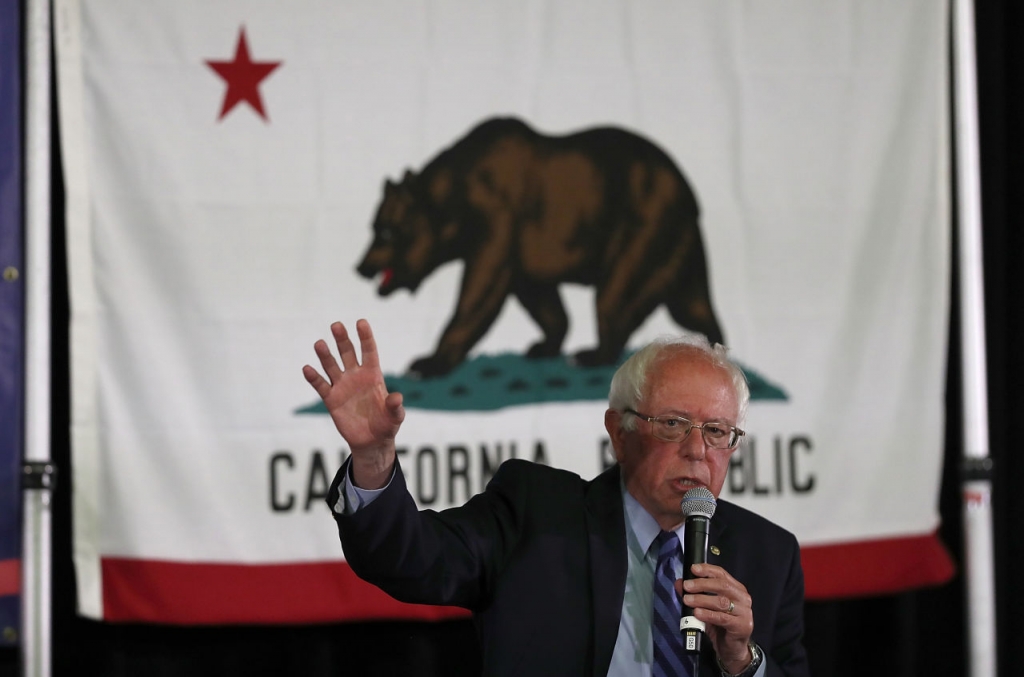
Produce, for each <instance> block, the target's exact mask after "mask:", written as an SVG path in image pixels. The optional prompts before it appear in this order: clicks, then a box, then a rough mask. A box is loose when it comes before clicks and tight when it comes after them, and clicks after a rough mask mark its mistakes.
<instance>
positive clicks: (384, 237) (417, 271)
mask: <svg viewBox="0 0 1024 677" xmlns="http://www.w3.org/2000/svg"><path fill="white" fill-rule="evenodd" d="M449 229H450V227H449V228H447V229H446V228H442V226H441V219H439V217H438V213H437V208H436V204H435V203H434V201H433V199H432V198H431V195H430V193H429V191H425V190H422V189H421V179H420V178H419V177H418V176H417V175H416V174H413V173H412V172H409V171H407V172H406V173H405V176H404V177H403V178H402V181H401V182H399V183H394V182H392V181H391V180H386V181H385V182H384V196H383V198H382V199H381V202H380V206H379V207H378V208H377V216H376V217H375V218H374V221H373V241H372V242H371V243H370V247H369V249H367V250H366V253H365V254H364V255H363V260H362V261H361V262H360V263H359V265H358V266H357V267H356V270H357V271H358V273H359V274H360V275H362V276H363V277H366V278H369V279H372V278H374V277H376V276H377V275H380V276H381V277H380V282H379V283H378V287H377V293H378V294H380V295H381V296H387V295H388V294H390V293H391V292H393V291H395V290H396V289H402V288H405V289H408V290H409V291H412V292H415V291H416V289H417V288H418V287H419V285H420V283H421V282H423V279H424V278H425V277H427V275H429V274H430V273H432V272H433V271H434V269H436V268H437V267H438V266H439V265H441V264H442V263H444V262H445V261H446V260H449V259H450V258H451V257H450V256H446V255H445V249H446V247H444V242H443V241H444V240H445V239H446V238H445V237H444V235H443V232H444V231H447V230H449Z"/></svg>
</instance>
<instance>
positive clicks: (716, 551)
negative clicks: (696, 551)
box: [711, 545, 722, 555]
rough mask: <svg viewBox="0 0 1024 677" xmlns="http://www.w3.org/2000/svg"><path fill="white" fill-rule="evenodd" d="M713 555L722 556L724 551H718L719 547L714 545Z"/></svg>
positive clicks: (712, 547) (712, 548)
mask: <svg viewBox="0 0 1024 677" xmlns="http://www.w3.org/2000/svg"><path fill="white" fill-rule="evenodd" d="M711 554H712V555H721V554H722V551H721V550H719V549H718V546H717V545H713V546H711Z"/></svg>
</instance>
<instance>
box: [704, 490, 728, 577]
mask: <svg viewBox="0 0 1024 677" xmlns="http://www.w3.org/2000/svg"><path fill="white" fill-rule="evenodd" d="M719 507H721V505H719ZM723 512H726V511H719V512H716V514H715V516H714V517H713V518H712V519H711V525H710V527H709V528H708V564H715V565H717V566H720V567H722V568H724V569H728V567H726V566H725V565H724V564H722V562H723V561H726V562H728V561H729V560H730V558H731V557H732V555H733V554H734V553H733V552H732V550H733V549H734V548H733V547H732V544H731V542H730V541H729V534H728V531H729V520H728V518H727V517H726V516H725V515H724V514H722V513H723Z"/></svg>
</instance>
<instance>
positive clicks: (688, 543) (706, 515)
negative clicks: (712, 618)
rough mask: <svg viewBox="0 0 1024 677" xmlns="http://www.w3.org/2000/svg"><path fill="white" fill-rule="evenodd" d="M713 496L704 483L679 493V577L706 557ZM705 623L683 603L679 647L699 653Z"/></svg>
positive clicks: (686, 575)
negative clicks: (681, 519) (682, 520)
mask: <svg viewBox="0 0 1024 677" xmlns="http://www.w3.org/2000/svg"><path fill="white" fill-rule="evenodd" d="M716 505H717V503H716V501H715V496H714V494H712V493H711V492H710V491H708V490H707V489H706V488H705V487H695V488H693V489H690V490H689V491H687V492H686V493H685V494H684V495H683V503H682V508H683V514H684V515H685V516H686V529H685V530H684V532H683V541H684V542H683V580H684V581H686V580H690V579H691V578H696V577H695V576H694V575H693V572H692V571H691V570H690V569H692V568H693V565H694V564H704V563H705V562H707V561H708V526H709V525H710V524H711V517H712V516H713V515H714V514H715V506H716ZM706 628H707V626H706V625H705V623H704V621H700V620H697V618H696V617H695V616H694V615H693V609H691V608H690V607H688V606H686V605H685V604H684V605H683V617H682V619H681V620H680V621H679V629H680V631H682V633H683V648H684V649H685V650H686V653H688V654H696V653H700V648H701V642H702V640H703V638H704V632H705V630H706Z"/></svg>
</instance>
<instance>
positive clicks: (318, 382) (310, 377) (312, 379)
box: [302, 364, 331, 399]
mask: <svg viewBox="0 0 1024 677" xmlns="http://www.w3.org/2000/svg"><path fill="white" fill-rule="evenodd" d="M302 375H303V376H305V377H306V383H308V384H309V385H311V386H313V390H315V391H316V394H317V395H319V396H320V399H324V398H325V397H327V393H329V392H330V391H331V384H330V383H328V382H327V381H325V380H324V378H323V377H322V376H321V375H320V372H318V371H317V370H316V369H314V368H313V367H311V366H309V365H308V364H306V365H303V367H302Z"/></svg>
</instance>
